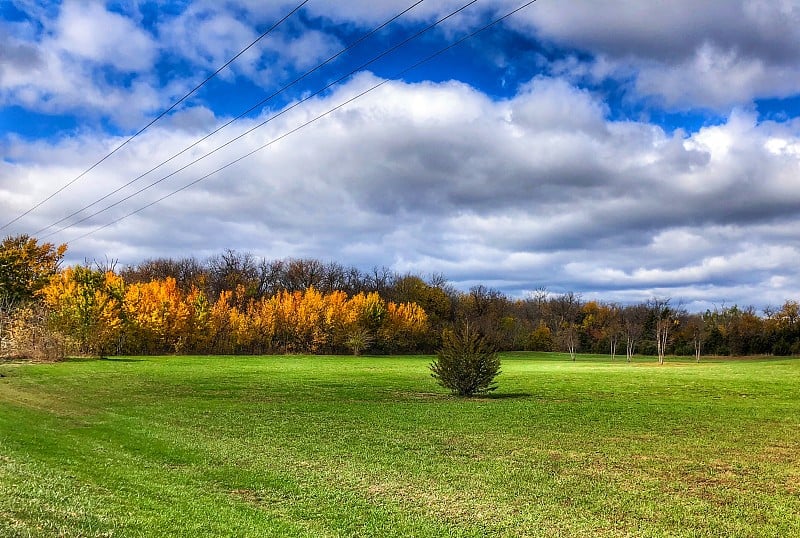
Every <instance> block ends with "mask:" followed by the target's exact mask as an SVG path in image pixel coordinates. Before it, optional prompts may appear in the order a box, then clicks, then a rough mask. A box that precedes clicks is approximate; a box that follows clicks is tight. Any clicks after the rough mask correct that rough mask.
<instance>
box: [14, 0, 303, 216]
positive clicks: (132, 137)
mask: <svg viewBox="0 0 800 538" xmlns="http://www.w3.org/2000/svg"><path fill="white" fill-rule="evenodd" d="M308 2H309V0H303V1H302V2H300V4H299V5H298V6H297V7H295V8H294V9H293V10H291V11H290V12H289V13H287V14H286V15H285V16H284V17H283V18H282V19H280V20H279V21H278V22H276V23H275V24H273V25H272V26H270V27H269V29H267V30H266V31H265V32H263V33H262V34H261V35H259V36H258V37H257V38H256V39H255V40H254V41H253V42H252V43H250V44H249V45H247V46H246V47H245V48H243V49H242V50H240V51H239V52H238V53H236V55H235V56H234V57H233V58H231V59H230V60H228V61H227V62H225V63H224V64H223V65H222V66H221V67H219V68H218V69H217V70H216V71H214V72H213V73H211V74H210V75H208V76H207V77H206V78H205V79H204V80H203V81H202V82H200V84H198V85H196V86H195V87H194V88H192V89H191V90H190V91H189V92H188V93H187V94H185V95H184V96H183V97H181V98H180V99H178V100H177V101H175V102H174V103H173V104H172V105H171V106H170V107H169V108H167V109H166V110H164V111H163V112H161V114H159V115H158V116H156V117H155V118H154V119H153V120H152V121H150V123H148V124H147V125H145V126H144V127H142V128H141V129H139V130H138V131H136V132H135V133H134V134H132V135H131V136H130V137H128V138H127V139H126V140H125V141H124V142H122V143H121V144H120V145H118V146H117V147H115V148H114V149H113V150H111V151H110V152H109V153H107V154H106V155H105V156H104V157H103V158H102V159H100V160H99V161H97V162H96V163H94V164H93V165H92V166H90V167H89V168H87V169H86V170H84V171H83V172H81V173H80V174H78V175H77V176H76V177H74V178H73V179H72V180H70V181H68V182H67V183H65V184H64V185H62V186H61V187H60V188H58V189H57V190H56V191H55V192H53V193H52V194H50V195H49V196H47V197H46V198H44V199H43V200H41V201H40V202H38V203H37V204H35V205H34V206H33V207H31V208H30V209H28V210H27V211H24V212H23V213H22V214H21V215H18V216H17V217H15V218H13V219H11V220H10V221H8V222H7V223H5V224H3V225H2V226H0V231H1V230H5V229H6V228H8V227H9V226H11V225H12V224H14V223H15V222H17V221H18V220H20V219H21V218H23V217H25V216H26V215H29V214H30V213H32V212H33V211H35V210H36V209H38V208H39V207H41V206H42V205H44V204H45V203H47V202H48V201H50V200H52V199H53V198H55V197H56V196H57V195H59V194H61V193H62V192H64V190H66V189H67V188H68V187H70V186H71V185H73V184H74V183H75V182H77V181H78V180H80V179H81V178H82V177H84V176H85V175H86V174H88V173H89V172H91V171H92V170H94V169H95V168H97V167H98V166H99V165H100V164H101V163H103V162H104V161H105V160H106V159H108V158H109V157H111V156H112V155H114V154H115V153H116V152H117V151H119V150H120V149H122V148H123V147H125V146H126V145H128V143H129V142H130V141H132V140H133V139H134V138H136V137H137V136H139V135H140V134H142V133H143V132H144V131H146V130H147V128H148V127H150V126H151V125H153V124H154V123H155V122H157V121H158V120H160V119H161V118H163V117H164V116H166V115H167V114H169V113H170V112H171V111H172V110H173V109H175V107H177V106H178V105H180V104H181V103H182V102H184V101H185V100H186V99H188V98H189V97H190V96H191V95H193V94H194V93H195V92H196V91H197V90H199V89H200V88H202V87H203V86H204V85H205V84H206V83H208V82H209V81H210V80H211V79H213V78H214V77H216V76H217V75H218V74H219V73H220V72H221V71H222V70H223V69H225V68H226V67H228V66H229V65H231V64H232V63H233V62H234V61H235V60H236V59H237V58H239V56H241V55H242V54H244V53H245V52H247V51H248V50H250V49H251V48H252V47H253V46H254V45H255V44H256V43H258V42H259V41H261V40H262V39H263V38H264V37H266V36H267V35H269V34H270V33H271V32H272V31H273V30H275V28H277V27H278V26H280V25H281V24H283V23H284V22H285V21H286V20H287V19H288V18H289V17H291V16H292V15H294V14H295V13H296V12H297V11H298V10H300V8H302V7H303V6H304V5H306V4H307V3H308Z"/></svg>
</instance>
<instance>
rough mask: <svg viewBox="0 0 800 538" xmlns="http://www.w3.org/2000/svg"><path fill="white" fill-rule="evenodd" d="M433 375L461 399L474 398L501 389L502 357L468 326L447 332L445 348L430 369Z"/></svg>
mask: <svg viewBox="0 0 800 538" xmlns="http://www.w3.org/2000/svg"><path fill="white" fill-rule="evenodd" d="M430 369H431V372H432V373H431V376H432V377H433V378H434V379H436V381H437V382H438V383H439V384H440V385H441V386H443V387H445V388H447V389H450V390H451V391H452V392H453V394H457V395H459V396H473V395H475V394H483V393H487V392H491V391H493V390H495V389H496V388H497V384H496V383H495V382H494V379H495V378H496V377H497V375H498V374H500V358H499V357H498V355H497V352H496V350H495V348H494V346H493V345H492V344H491V343H490V342H489V341H488V340H487V339H486V338H485V337H484V336H481V335H480V334H479V333H478V332H477V331H476V330H474V329H473V328H472V327H471V326H470V325H469V324H464V325H463V326H462V327H461V328H460V329H459V330H458V331H451V330H445V331H444V332H443V334H442V347H441V349H440V350H439V351H438V352H437V353H436V359H434V361H433V363H432V364H431V366H430Z"/></svg>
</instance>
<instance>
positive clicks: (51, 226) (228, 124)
mask: <svg viewBox="0 0 800 538" xmlns="http://www.w3.org/2000/svg"><path fill="white" fill-rule="evenodd" d="M424 1H425V0H417V1H416V2H414V3H413V4H411V5H410V6H408V7H407V8H406V9H404V10H403V11H401V12H400V13H398V14H397V15H395V16H394V17H392V18H390V19H388V20H387V21H386V22H384V23H383V24H381V25H379V26H377V27H375V28H374V29H373V30H371V31H369V32H367V33H366V34H364V35H362V36H361V37H360V38H358V39H357V40H356V41H354V42H352V43H351V44H350V45H348V46H346V47H345V48H343V49H342V50H340V51H339V52H337V53H336V54H334V55H333V56H331V57H329V58H328V59H327V60H325V61H323V62H321V63H319V64H317V66H316V67H314V68H312V69H310V70H308V71H306V72H305V73H303V74H302V75H301V76H299V77H297V78H295V79H294V80H292V81H291V82H289V83H288V84H286V85H284V86H283V87H281V88H280V89H279V90H277V91H276V92H274V93H272V94H271V95H268V96H267V97H265V98H264V99H262V100H260V101H259V102H258V103H256V104H254V105H253V106H251V107H250V108H248V109H247V110H245V111H244V112H242V113H240V114H239V115H238V116H236V117H235V118H233V119H231V120H229V121H228V122H226V123H224V124H223V125H221V126H219V127H217V128H216V129H214V130H213V131H211V132H210V133H208V134H207V135H205V136H203V137H202V138H200V139H198V140H196V141H195V142H193V143H192V144H191V145H189V146H186V147H185V148H183V149H182V150H181V151H179V152H178V153H175V154H174V155H172V156H171V157H169V158H168V159H166V160H164V161H161V162H160V163H159V164H157V165H156V166H154V167H152V168H150V169H149V170H147V171H146V172H143V173H141V174H140V175H138V176H136V177H135V178H133V179H132V180H130V181H128V182H127V183H125V184H124V185H122V186H120V187H118V188H116V189H114V190H113V191H111V192H109V193H107V194H106V195H104V196H102V197H101V198H98V199H97V200H95V201H94V202H92V203H90V204H88V205H86V206H83V207H82V208H80V209H78V210H76V211H74V212H72V213H70V214H69V215H67V216H66V217H63V218H61V219H59V220H57V221H56V222H54V223H52V224H49V225H47V226H45V227H44V228H41V229H39V230H37V231H36V232H34V233H33V235H34V236H35V237H36V236H40V235H41V234H42V233H44V232H46V231H47V230H49V229H50V228H53V227H54V226H58V225H59V224H61V223H62V222H64V221H66V220H69V219H71V218H72V217H74V216H76V215H78V214H80V213H83V212H84V211H86V210H87V209H89V208H91V207H93V206H95V205H97V204H99V203H100V202H102V201H103V200H107V199H108V198H110V197H111V196H113V195H115V194H117V193H118V192H120V191H122V190H124V189H126V188H127V187H129V186H131V185H133V184H134V183H136V182H137V181H139V180H140V179H142V178H144V177H145V176H147V175H149V174H151V173H153V172H155V171H156V170H158V169H159V168H161V167H162V166H164V165H165V164H167V163H169V162H171V161H173V160H175V159H177V158H178V157H180V156H181V155H183V154H184V153H186V152H187V151H189V150H190V149H192V148H194V147H196V146H197V145H198V144H201V143H203V142H204V141H206V140H208V139H209V138H211V137H212V136H214V135H215V134H217V133H218V132H220V131H221V130H223V129H225V128H226V127H228V126H230V125H231V124H232V123H234V122H236V121H238V120H240V119H242V118H243V117H245V116H247V115H248V114H250V113H251V112H253V111H254V110H256V109H258V108H260V107H261V106H263V105H264V104H266V103H267V102H269V101H271V100H272V99H274V98H275V97H276V96H278V95H280V94H281V93H283V92H285V91H286V90H288V89H289V88H291V87H292V86H294V85H295V84H297V83H298V82H300V81H302V80H304V79H305V78H307V77H308V76H309V75H311V74H313V73H314V72H316V71H318V70H319V69H321V68H322V67H324V66H326V65H327V64H329V63H331V62H332V61H333V60H335V59H336V58H338V57H339V56H341V55H342V54H344V53H346V52H347V51H349V50H351V49H353V48H355V47H356V46H358V45H359V44H360V43H362V42H363V41H365V40H366V39H368V38H369V37H371V36H372V35H374V34H376V33H377V32H379V31H380V30H382V29H383V28H385V27H386V26H388V25H389V24H391V23H393V22H394V21H396V20H397V19H399V18H400V17H402V16H403V15H405V14H406V13H408V12H409V11H411V10H412V9H414V8H415V7H417V6H418V5H419V4H421V3H422V2H424ZM190 164H193V163H190ZM176 172H177V171H176ZM92 216H95V214H93V215H91V216H90V217H89V218H91V217H92ZM78 222H82V221H78ZM74 224H77V223H74ZM64 229H65V228H61V229H59V230H57V231H56V232H54V233H58V232H60V231H62V230H64ZM50 235H53V234H48V235H47V236H44V237H50Z"/></svg>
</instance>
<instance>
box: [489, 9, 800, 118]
mask: <svg viewBox="0 0 800 538" xmlns="http://www.w3.org/2000/svg"><path fill="white" fill-rule="evenodd" d="M511 4H512V2H509V1H505V0H504V1H502V2H500V5H501V6H502V7H506V6H509V5H511ZM498 9H500V8H498ZM513 23H514V24H516V25H517V27H519V28H520V29H522V31H524V32H530V33H532V34H533V35H536V36H539V37H542V38H545V39H548V40H552V41H553V42H556V43H559V44H560V45H562V46H565V47H568V48H577V49H579V50H582V51H585V52H589V53H590V54H591V55H592V58H591V59H590V60H589V65H587V63H586V61H584V60H581V61H575V59H576V57H573V62H572V63H569V62H566V63H564V62H562V63H561V64H560V65H561V67H562V68H565V67H570V68H571V69H572V70H573V73H574V74H575V75H576V76H586V75H591V76H594V77H597V78H600V79H602V78H603V77H628V76H630V77H633V78H634V79H635V89H636V91H637V92H638V94H640V95H642V96H648V97H655V98H657V99H659V100H661V102H662V103H663V104H664V105H665V106H668V107H670V108H673V109H692V108H698V107H705V108H710V109H713V110H721V111H725V110H728V109H730V108H731V107H732V106H736V105H742V104H746V103H749V102H751V101H752V100H754V99H758V98H772V97H774V98H780V97H788V96H793V95H795V94H796V93H797V88H798V83H800V64H798V62H797V55H796V51H797V50H798V49H800V5H798V4H797V2H793V1H790V0H780V1H770V0H707V1H704V2H693V1H690V0H675V1H671V2H639V1H636V0H613V1H610V2H604V4H603V8H602V9H597V4H596V2H593V1H591V0H567V1H563V2H557V3H552V2H541V3H537V4H534V6H533V7H532V8H530V9H527V10H526V11H525V12H524V13H523V14H521V15H520V17H518V18H516V19H515V20H514V21H513Z"/></svg>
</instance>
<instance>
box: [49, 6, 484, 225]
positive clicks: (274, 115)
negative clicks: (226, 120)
mask: <svg viewBox="0 0 800 538" xmlns="http://www.w3.org/2000/svg"><path fill="white" fill-rule="evenodd" d="M477 1H478V0H471V1H470V2H467V3H466V4H464V5H462V6H461V7H460V8H458V9H456V10H455V11H452V12H450V13H449V14H448V15H445V16H444V17H442V18H440V19H438V20H437V21H436V22H433V23H431V24H430V25H428V26H426V27H425V28H423V29H421V30H419V31H418V32H416V33H414V34H413V35H411V36H409V37H407V38H405V39H404V40H402V41H401V42H399V43H397V44H395V45H393V46H392V47H390V48H389V49H387V50H385V51H383V52H381V53H380V54H378V55H377V56H374V57H373V58H372V59H370V60H368V61H366V62H364V63H362V64H361V65H359V66H358V67H356V68H355V69H352V70H351V71H349V72H348V73H346V74H344V75H342V76H340V77H339V78H337V79H336V80H334V81H333V82H330V83H328V84H326V85H325V86H323V87H322V88H319V89H318V90H316V91H314V92H313V93H310V94H308V95H306V96H305V97H304V98H303V99H300V100H299V101H297V102H295V103H293V104H292V105H290V106H288V107H286V108H284V109H283V110H281V111H280V112H278V113H276V114H273V115H272V116H270V117H268V118H267V119H265V120H264V121H262V122H260V123H258V124H257V125H255V126H253V127H251V128H250V129H248V130H246V131H244V132H243V133H241V134H239V135H237V136H235V137H234V138H231V139H230V140H228V141H227V142H225V143H223V144H221V145H219V146H217V147H216V148H214V149H212V150H211V151H209V152H208V153H206V154H204V155H201V156H200V157H198V158H196V159H194V160H193V161H190V162H188V163H186V164H184V165H183V166H181V167H180V168H177V169H176V170H173V171H172V172H170V173H169V174H167V175H165V176H163V177H161V178H159V179H157V180H155V181H152V182H151V183H149V184H147V185H145V186H144V187H142V188H140V189H139V190H137V191H134V192H133V193H131V194H129V195H127V196H125V197H123V198H120V199H119V200H117V201H116V202H114V203H112V204H109V205H107V206H105V207H103V208H102V209H99V210H97V211H95V212H94V213H91V214H89V215H86V216H84V217H82V218H81V219H79V220H77V221H75V222H73V223H71V224H68V225H66V226H62V227H61V228H59V229H57V230H54V231H52V232H50V233H48V234H45V235H43V236H41V238H42V239H47V238H48V237H51V236H53V235H56V234H58V233H61V232H63V231H64V230H67V229H69V228H73V227H75V226H77V225H78V224H81V223H83V222H86V221H87V220H89V219H92V218H94V217H96V216H98V215H101V214H102V213H105V212H106V211H108V210H109V209H113V208H114V207H116V206H118V205H120V204H122V203H124V202H126V201H128V200H130V199H131V198H134V197H135V196H138V195H139V194H141V193H143V192H145V191H147V190H149V189H151V188H152V187H155V186H156V185H158V184H160V183H162V182H164V181H166V180H167V179H169V178H171V177H173V176H175V175H176V174H178V173H180V172H182V171H184V170H186V169H187V168H189V167H190V166H193V165H195V164H197V163H199V162H200V161H202V160H204V159H207V158H208V157H210V156H212V155H214V154H215V153H217V152H218V151H220V150H222V149H224V148H226V147H228V146H230V145H231V144H233V143H234V142H236V141H238V140H241V139H242V138H244V137H245V136H247V135H249V134H250V133H252V132H253V131H255V130H257V129H260V128H261V127H263V126H264V125H266V124H268V123H270V122H271V121H273V120H275V119H276V118H279V117H280V116H283V115H284V114H286V113H288V112H290V111H291V110H293V109H295V108H297V107H299V106H300V105H302V104H303V103H305V102H306V101H309V100H311V99H313V98H314V97H316V96H318V95H320V94H321V93H323V92H325V91H327V90H328V89H330V88H332V87H333V86H335V85H337V84H339V83H340V82H342V81H343V80H345V79H347V78H349V77H351V76H352V75H354V74H355V73H358V72H359V71H362V70H363V69H365V68H366V67H369V66H370V65H371V64H373V63H375V62H377V61H378V60H380V59H382V58H384V57H386V56H387V55H389V54H391V53H392V52H394V51H396V50H397V49H399V48H401V47H403V46H405V45H406V44H407V43H409V42H411V41H413V40H414V39H416V38H418V37H419V36H421V35H422V34H424V33H426V32H428V31H430V30H431V29H433V28H435V27H436V26H438V25H439V24H441V23H442V22H444V21H446V20H448V19H450V18H451V17H454V16H456V15H457V14H459V13H461V12H462V11H464V10H465V9H466V8H468V7H469V6H471V5H473V4H475V3H476V2H477Z"/></svg>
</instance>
